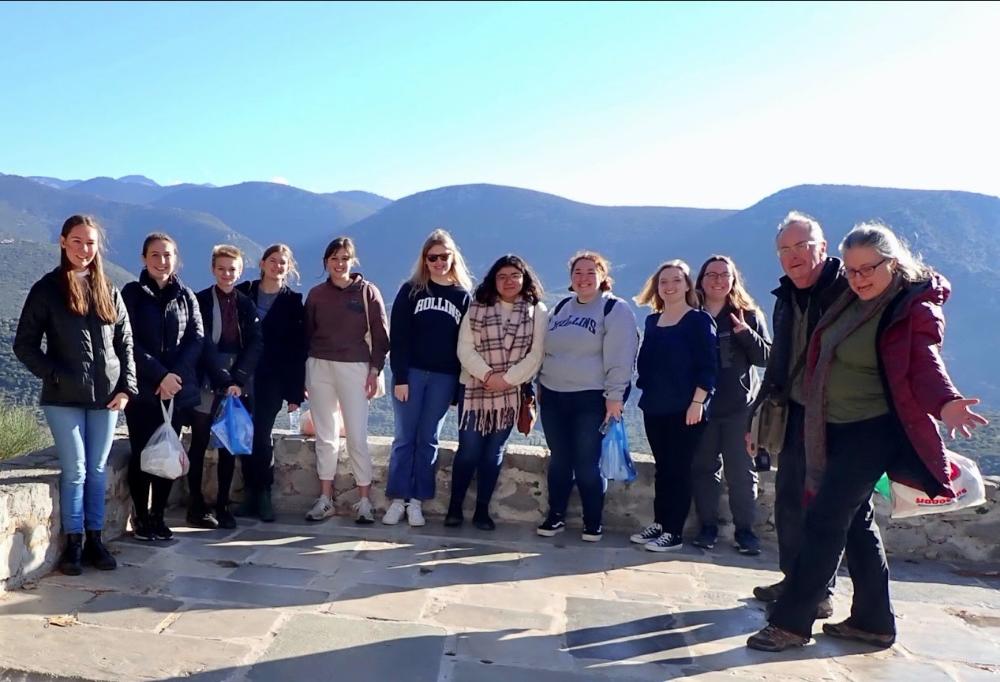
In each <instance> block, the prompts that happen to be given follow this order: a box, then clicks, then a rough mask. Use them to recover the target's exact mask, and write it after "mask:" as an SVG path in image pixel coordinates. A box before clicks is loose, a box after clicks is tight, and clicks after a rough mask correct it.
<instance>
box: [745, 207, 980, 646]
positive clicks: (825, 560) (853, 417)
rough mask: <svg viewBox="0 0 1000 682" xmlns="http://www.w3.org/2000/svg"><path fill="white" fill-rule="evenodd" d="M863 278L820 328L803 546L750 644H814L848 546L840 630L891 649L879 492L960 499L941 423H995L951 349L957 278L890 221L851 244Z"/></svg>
mask: <svg viewBox="0 0 1000 682" xmlns="http://www.w3.org/2000/svg"><path fill="white" fill-rule="evenodd" d="M840 249H841V252H842V253H843V256H844V269H845V274H846V275H847V279H848V281H849V283H850V285H851V288H850V290H849V291H846V292H844V294H843V295H842V296H841V297H840V299H838V300H837V301H836V302H835V303H834V305H833V306H831V307H830V309H829V310H828V311H827V312H826V313H825V314H824V316H823V317H822V319H820V321H819V323H818V324H817V326H816V331H815V332H814V333H813V336H812V338H811V340H810V343H809V351H808V356H807V362H806V382H807V387H808V390H807V395H808V400H807V404H806V406H805V407H806V417H805V441H806V481H805V483H806V485H805V488H806V494H805V500H804V502H805V504H806V505H807V507H806V518H805V527H804V529H803V538H804V539H803V545H802V549H801V550H800V552H799V556H798V557H797V559H796V562H795V565H794V568H793V570H792V573H791V575H789V576H788V578H787V579H786V582H787V586H786V589H785V591H784V593H783V594H782V595H781V597H780V598H779V599H778V601H777V602H776V603H775V605H774V609H773V610H772V611H771V614H770V616H769V618H768V620H769V623H770V624H769V625H768V626H767V627H766V628H764V629H763V630H761V631H760V632H758V633H757V634H755V635H753V636H752V637H750V639H749V640H748V641H747V646H749V647H751V648H753V649H761V650H764V651H782V650H784V649H787V648H789V647H793V646H802V645H803V644H806V643H807V642H808V641H809V639H810V636H811V634H812V627H813V622H814V620H815V618H816V605H817V604H818V603H819V601H820V600H821V599H823V598H824V597H825V596H826V586H827V584H828V583H829V581H830V579H831V578H832V577H833V575H834V573H835V572H836V570H837V566H838V564H839V563H840V557H841V554H843V552H844V550H845V549H846V550H847V564H848V568H849V569H850V573H851V582H852V583H853V584H854V600H853V603H852V605H851V615H850V617H849V618H847V620H845V621H843V622H841V623H827V624H825V625H824V626H823V632H824V633H826V634H827V635H830V636H832V637H839V638H842V639H851V640H856V641H861V642H865V643H867V644H871V645H874V646H877V647H888V646H891V645H892V643H893V642H894V641H895V639H896V626H895V617H894V614H893V611H892V605H891V604H890V602H889V569H888V565H887V563H886V559H885V549H884V547H883V545H882V538H881V536H880V534H879V530H878V526H877V525H876V524H875V518H874V514H873V506H872V501H871V497H872V492H873V491H874V489H875V483H876V481H878V479H879V478H880V477H881V476H882V473H883V472H888V473H889V476H890V478H892V479H894V480H898V481H901V482H903V483H906V484H907V485H909V486H912V487H914V488H918V489H921V490H924V491H926V493H927V494H928V495H929V496H931V497H934V496H937V495H944V496H946V497H954V495H955V491H953V490H952V489H951V488H950V485H949V481H948V475H947V470H948V460H947V458H946V456H945V448H944V443H943V442H942V440H941V436H940V435H938V430H937V425H936V424H935V420H938V421H940V422H942V423H943V424H944V425H945V427H947V429H948V430H949V432H950V433H951V435H952V436H954V434H955V432H956V431H959V432H961V433H962V434H963V435H965V436H968V435H969V430H970V429H972V428H975V427H976V426H978V425H981V424H986V423H987V422H986V420H985V419H984V418H983V417H981V416H979V415H978V414H976V413H975V412H973V411H972V410H971V409H970V407H971V406H973V405H975V404H976V403H978V402H979V401H978V400H976V399H966V398H963V397H962V395H961V394H960V393H959V392H958V390H957V389H956V388H955V386H954V384H952V381H951V379H950V378H949V376H948V372H947V370H946V369H945V366H944V361H943V359H942V357H941V341H942V336H943V332H944V316H943V314H942V312H941V306H942V305H943V304H944V302H945V301H946V300H947V299H948V294H949V293H950V289H949V286H948V282H947V280H946V279H945V278H944V277H942V276H941V275H939V274H937V273H935V272H934V271H933V270H932V269H930V268H929V267H927V266H925V265H923V264H922V263H921V262H920V260H919V259H918V258H916V257H914V256H913V254H911V253H910V251H909V249H908V248H907V247H906V245H905V244H904V243H903V242H902V241H901V240H900V239H899V238H898V237H897V236H896V235H895V234H894V233H893V232H892V230H890V229H889V228H888V227H886V226H885V225H881V224H877V223H865V224H862V225H858V226H857V227H855V228H854V229H853V230H852V231H851V232H850V233H849V234H848V235H847V237H845V238H844V241H843V242H842V243H841V245H840Z"/></svg>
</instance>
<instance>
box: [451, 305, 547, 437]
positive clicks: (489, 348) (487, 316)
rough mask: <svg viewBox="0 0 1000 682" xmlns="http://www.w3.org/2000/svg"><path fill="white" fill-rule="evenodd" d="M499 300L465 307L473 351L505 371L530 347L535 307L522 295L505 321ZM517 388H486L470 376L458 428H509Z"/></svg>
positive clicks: (518, 396) (517, 397) (514, 412)
mask: <svg viewBox="0 0 1000 682" xmlns="http://www.w3.org/2000/svg"><path fill="white" fill-rule="evenodd" d="M501 306H502V304H501V303H500V301H499V300H497V302H496V303H494V304H493V305H484V304H482V303H479V302H477V301H473V303H472V305H471V306H469V312H468V313H467V314H468V316H469V327H470V328H471V329H472V337H473V342H474V344H475V348H476V352H477V353H479V355H480V356H482V358H483V360H485V361H486V364H488V365H489V366H490V368H491V369H493V371H495V372H500V373H503V372H506V371H507V370H508V369H510V368H511V367H513V366H514V365H516V364H517V363H518V362H520V361H521V360H522V359H523V358H524V356H526V355H527V354H528V351H530V350H531V340H532V338H533V337H534V333H535V314H534V313H535V308H534V306H532V305H531V304H530V303H528V302H527V301H526V300H524V299H523V298H519V299H518V300H517V302H516V303H514V310H513V311H512V312H511V314H510V317H509V318H508V319H507V323H506V324H504V322H503V308H502V307H501ZM520 402H521V387H520V386H512V387H511V388H508V389H507V390H506V391H487V390H486V388H485V386H484V384H483V382H482V381H480V380H479V379H477V378H476V377H472V379H471V382H470V383H469V384H468V385H467V386H466V387H465V412H464V414H463V415H462V423H461V426H460V428H468V427H469V425H472V427H473V428H474V429H475V430H476V431H478V432H480V433H484V434H485V433H493V432H494V431H500V430H502V429H506V428H509V427H513V426H514V423H515V422H516V421H517V411H518V409H520V406H521V405H520Z"/></svg>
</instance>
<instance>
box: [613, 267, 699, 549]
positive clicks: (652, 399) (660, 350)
mask: <svg viewBox="0 0 1000 682" xmlns="http://www.w3.org/2000/svg"><path fill="white" fill-rule="evenodd" d="M635 302H636V303H638V304H639V305H648V306H649V307H650V308H652V309H653V311H654V312H653V314H652V315H649V316H648V317H647V318H646V325H645V333H644V335H643V339H642V345H641V346H640V348H639V359H638V363H637V365H638V371H639V378H638V381H637V382H636V386H637V387H638V388H640V389H642V397H641V398H640V399H639V407H640V409H642V414H643V423H644V425H645V427H646V438H647V439H648V440H649V447H650V449H651V450H652V451H653V459H654V460H655V461H656V497H655V499H654V501H653V514H654V518H653V523H652V524H650V525H649V526H647V527H646V528H644V529H643V530H641V531H639V532H638V533H636V534H635V535H633V536H632V537H631V538H630V539H631V540H632V542H635V543H637V544H642V545H645V547H646V549H648V550H649V551H651V552H667V551H670V550H673V549H678V548H680V547H681V544H682V539H681V533H682V531H683V530H684V521H685V519H686V518H687V515H688V510H689V509H690V508H691V462H692V460H693V458H694V453H695V450H696V448H697V447H698V442H699V438H700V436H701V432H702V430H703V429H704V425H705V417H706V410H707V403H708V400H709V398H710V397H711V396H712V393H713V392H714V390H715V380H716V372H717V364H716V355H717V353H718V341H717V338H716V331H715V320H713V319H712V316H711V315H709V314H708V313H706V312H704V311H703V310H701V309H700V306H699V301H698V294H697V293H696V292H695V288H694V282H692V281H691V269H690V268H689V267H688V265H687V263H685V262H684V261H681V260H672V261H667V262H666V263H664V264H663V265H661V266H660V267H659V268H658V269H657V271H656V272H655V273H654V274H653V276H652V277H650V278H649V280H648V281H647V282H646V286H645V287H644V288H643V290H642V292H640V293H639V295H638V296H636V297H635Z"/></svg>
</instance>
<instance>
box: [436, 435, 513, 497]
mask: <svg viewBox="0 0 1000 682" xmlns="http://www.w3.org/2000/svg"><path fill="white" fill-rule="evenodd" d="M512 428H513V427H510V426H508V427H507V428H506V429H501V430H499V431H494V432H492V433H481V432H479V431H477V430H476V429H475V428H471V427H470V428H465V429H461V430H460V431H459V432H458V452H456V453H455V462H454V463H453V464H452V471H451V503H450V504H449V505H448V513H449V514H450V513H452V512H454V513H455V514H456V515H457V514H460V513H461V511H462V503H463V502H464V501H465V493H466V491H467V490H468V489H469V483H471V482H472V476H473V474H475V476H476V514H477V515H484V514H485V515H489V511H490V499H491V498H492V497H493V490H494V489H495V488H496V486H497V478H499V477H500V465H501V464H503V446H504V445H505V444H506V443H507V439H508V438H510V432H511V429H512Z"/></svg>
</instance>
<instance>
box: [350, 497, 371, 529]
mask: <svg viewBox="0 0 1000 682" xmlns="http://www.w3.org/2000/svg"><path fill="white" fill-rule="evenodd" d="M352 507H353V509H354V512H355V513H356V514H357V516H356V517H355V519H354V523H361V524H368V523H375V510H374V509H373V508H372V501H371V500H369V499H368V498H367V497H362V498H361V499H360V500H358V501H357V502H355V503H354V504H353V505H352Z"/></svg>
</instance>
